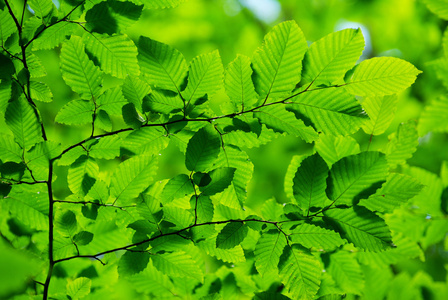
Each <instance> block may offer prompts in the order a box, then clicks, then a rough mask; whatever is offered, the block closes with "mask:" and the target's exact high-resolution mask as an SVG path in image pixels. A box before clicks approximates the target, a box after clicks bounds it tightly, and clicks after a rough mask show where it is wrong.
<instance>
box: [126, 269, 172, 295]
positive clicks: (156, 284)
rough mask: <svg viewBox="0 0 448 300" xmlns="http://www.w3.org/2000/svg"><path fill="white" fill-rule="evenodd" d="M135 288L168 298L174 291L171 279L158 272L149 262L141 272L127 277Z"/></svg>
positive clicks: (141, 291)
mask: <svg viewBox="0 0 448 300" xmlns="http://www.w3.org/2000/svg"><path fill="white" fill-rule="evenodd" d="M127 280H129V282H130V283H131V284H132V286H133V287H135V289H136V290H137V291H138V292H140V293H145V294H147V293H149V294H150V295H157V297H165V298H169V297H172V296H173V293H174V291H175V288H174V284H173V282H172V281H171V279H170V278H169V277H168V276H167V275H165V274H163V273H162V272H159V271H158V270H157V269H156V268H155V267H154V266H153V265H152V263H151V262H150V263H149V264H148V267H147V268H146V269H144V270H143V271H142V272H140V273H138V274H135V275H133V276H131V277H129V278H127Z"/></svg>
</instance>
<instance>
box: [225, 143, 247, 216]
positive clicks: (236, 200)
mask: <svg viewBox="0 0 448 300" xmlns="http://www.w3.org/2000/svg"><path fill="white" fill-rule="evenodd" d="M216 166H217V167H228V168H235V169H236V171H235V173H234V175H233V179H232V182H231V184H230V187H229V188H227V189H225V190H224V192H223V193H222V194H221V195H222V196H221V200H220V201H221V203H222V204H224V205H227V206H229V207H233V208H237V209H239V208H241V206H242V205H243V204H244V202H245V200H246V198H247V185H248V184H249V181H250V179H251V178H252V173H253V171H254V164H253V163H252V162H251V161H250V158H249V156H248V155H247V154H246V153H245V152H244V151H242V150H241V149H239V148H238V147H236V146H232V145H228V146H226V148H225V151H221V152H220V154H219V157H218V161H217V162H216Z"/></svg>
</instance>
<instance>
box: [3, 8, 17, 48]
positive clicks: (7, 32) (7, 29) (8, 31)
mask: <svg viewBox="0 0 448 300" xmlns="http://www.w3.org/2000/svg"><path fill="white" fill-rule="evenodd" d="M16 31H17V27H16V24H15V23H14V20H13V18H12V17H11V15H10V14H9V11H8V9H7V8H6V7H5V8H4V9H2V10H0V42H1V44H2V45H5V44H6V40H7V39H8V38H9V37H10V36H11V35H12V34H14V33H15V32H16Z"/></svg>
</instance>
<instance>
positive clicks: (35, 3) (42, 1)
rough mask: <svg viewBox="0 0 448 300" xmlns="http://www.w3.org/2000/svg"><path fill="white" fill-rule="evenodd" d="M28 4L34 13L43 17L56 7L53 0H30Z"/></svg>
mask: <svg viewBox="0 0 448 300" xmlns="http://www.w3.org/2000/svg"><path fill="white" fill-rule="evenodd" d="M28 5H29V6H30V7H31V9H32V10H33V11H34V14H35V15H36V16H37V17H39V18H41V19H43V18H44V17H46V16H47V15H48V14H49V13H50V12H51V11H52V10H53V8H54V4H53V2H52V1H51V0H30V1H29V2H28Z"/></svg>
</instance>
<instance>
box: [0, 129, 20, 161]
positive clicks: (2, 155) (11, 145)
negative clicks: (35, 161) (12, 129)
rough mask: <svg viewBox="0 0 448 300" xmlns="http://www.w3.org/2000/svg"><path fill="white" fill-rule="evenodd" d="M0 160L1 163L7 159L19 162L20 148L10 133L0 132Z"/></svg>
mask: <svg viewBox="0 0 448 300" xmlns="http://www.w3.org/2000/svg"><path fill="white" fill-rule="evenodd" d="M0 160H2V162H3V163H4V162H7V161H12V162H17V163H20V162H21V161H22V150H21V149H20V147H19V145H17V143H16V142H14V138H13V137H12V136H11V135H6V134H0Z"/></svg>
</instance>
